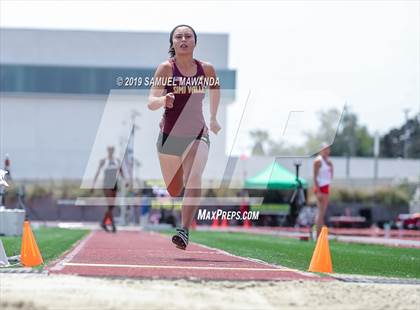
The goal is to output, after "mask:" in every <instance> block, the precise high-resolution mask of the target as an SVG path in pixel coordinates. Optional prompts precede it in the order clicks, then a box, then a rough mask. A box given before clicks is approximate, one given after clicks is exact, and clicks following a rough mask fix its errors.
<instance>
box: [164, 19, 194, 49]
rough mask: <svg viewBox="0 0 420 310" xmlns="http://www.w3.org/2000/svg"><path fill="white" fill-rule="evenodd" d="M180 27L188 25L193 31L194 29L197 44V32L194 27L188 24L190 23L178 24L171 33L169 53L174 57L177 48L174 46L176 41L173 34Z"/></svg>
mask: <svg viewBox="0 0 420 310" xmlns="http://www.w3.org/2000/svg"><path fill="white" fill-rule="evenodd" d="M179 27H188V28H190V29H191V31H192V32H193V34H194V41H195V44H197V34H196V33H195V30H194V29H193V27H191V26H188V25H178V26H176V27H175V28H174V29H172V31H171V34H170V35H169V51H168V53H169V55H170V56H171V57H174V56H175V49H174V47H173V44H174V42H173V40H172V37H173V35H174V32H175V30H177V29H178V28H179Z"/></svg>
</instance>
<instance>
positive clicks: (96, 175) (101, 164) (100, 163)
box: [90, 159, 105, 192]
mask: <svg viewBox="0 0 420 310" xmlns="http://www.w3.org/2000/svg"><path fill="white" fill-rule="evenodd" d="M104 164H105V159H101V161H100V162H99V167H98V170H97V171H96V174H95V177H94V178H93V184H92V188H91V190H90V191H91V192H93V187H94V186H95V183H96V179H97V178H98V176H99V172H101V169H102V167H103V165H104Z"/></svg>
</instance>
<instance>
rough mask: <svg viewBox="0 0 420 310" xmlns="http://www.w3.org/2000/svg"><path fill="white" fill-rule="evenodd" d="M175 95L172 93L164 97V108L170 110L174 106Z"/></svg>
mask: <svg viewBox="0 0 420 310" xmlns="http://www.w3.org/2000/svg"><path fill="white" fill-rule="evenodd" d="M174 101H175V95H174V93H167V94H166V95H165V101H164V102H165V108H168V109H172V108H173V106H174Z"/></svg>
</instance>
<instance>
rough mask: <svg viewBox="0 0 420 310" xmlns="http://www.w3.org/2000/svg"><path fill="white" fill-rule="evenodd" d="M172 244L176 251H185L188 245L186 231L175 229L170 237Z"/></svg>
mask: <svg viewBox="0 0 420 310" xmlns="http://www.w3.org/2000/svg"><path fill="white" fill-rule="evenodd" d="M172 242H173V243H174V244H175V245H176V247H177V248H178V249H181V250H185V249H186V248H187V245H188V229H186V228H177V229H176V234H175V235H174V236H173V237H172Z"/></svg>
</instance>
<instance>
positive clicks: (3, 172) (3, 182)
mask: <svg viewBox="0 0 420 310" xmlns="http://www.w3.org/2000/svg"><path fill="white" fill-rule="evenodd" d="M6 174H7V171H6V170H3V169H0V185H4V186H9V184H7V182H6V180H5V179H4V177H5V176H6Z"/></svg>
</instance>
